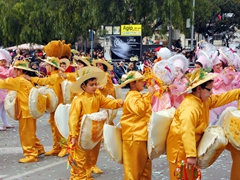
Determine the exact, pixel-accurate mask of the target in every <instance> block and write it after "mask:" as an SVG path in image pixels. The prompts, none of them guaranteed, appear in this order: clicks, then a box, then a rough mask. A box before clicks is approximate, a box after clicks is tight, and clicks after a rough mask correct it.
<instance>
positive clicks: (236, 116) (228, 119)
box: [223, 109, 240, 151]
mask: <svg viewBox="0 0 240 180" xmlns="http://www.w3.org/2000/svg"><path fill="white" fill-rule="evenodd" d="M223 129H224V131H225V134H226V136H227V138H228V141H229V142H230V143H231V144H232V146H233V147H235V148H236V149H237V150H239V151H240V110H237V109H236V110H230V111H228V112H227V114H226V116H225V117H224V121H223Z"/></svg>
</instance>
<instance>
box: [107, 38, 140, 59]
mask: <svg viewBox="0 0 240 180" xmlns="http://www.w3.org/2000/svg"><path fill="white" fill-rule="evenodd" d="M141 51H142V37H141V36H113V35H112V36H106V37H105V39H104V58H105V59H106V60H113V61H138V60H139V59H140V57H141Z"/></svg>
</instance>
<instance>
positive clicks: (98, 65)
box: [97, 63, 104, 71]
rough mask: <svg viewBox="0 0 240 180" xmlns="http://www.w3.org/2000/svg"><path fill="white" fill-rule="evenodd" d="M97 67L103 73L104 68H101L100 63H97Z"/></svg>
mask: <svg viewBox="0 0 240 180" xmlns="http://www.w3.org/2000/svg"><path fill="white" fill-rule="evenodd" d="M97 67H98V68H99V69H101V70H103V71H104V67H103V64H102V63H97Z"/></svg>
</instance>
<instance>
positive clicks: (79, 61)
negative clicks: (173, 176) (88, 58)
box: [77, 60, 87, 66]
mask: <svg viewBox="0 0 240 180" xmlns="http://www.w3.org/2000/svg"><path fill="white" fill-rule="evenodd" d="M77 63H81V64H83V65H84V66H87V64H85V63H84V62H82V61H81V60H77Z"/></svg>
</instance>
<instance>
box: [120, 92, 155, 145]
mask: <svg viewBox="0 0 240 180" xmlns="http://www.w3.org/2000/svg"><path fill="white" fill-rule="evenodd" d="M151 101H152V95H151V94H149V93H146V94H141V93H140V92H138V91H129V92H128V93H127V95H126V98H125V101H124V105H123V110H122V117H121V119H120V123H121V127H122V139H123V140H125V141H147V139H148V131H147V128H148V122H149V120H150V116H151V113H152V110H151Z"/></svg>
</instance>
